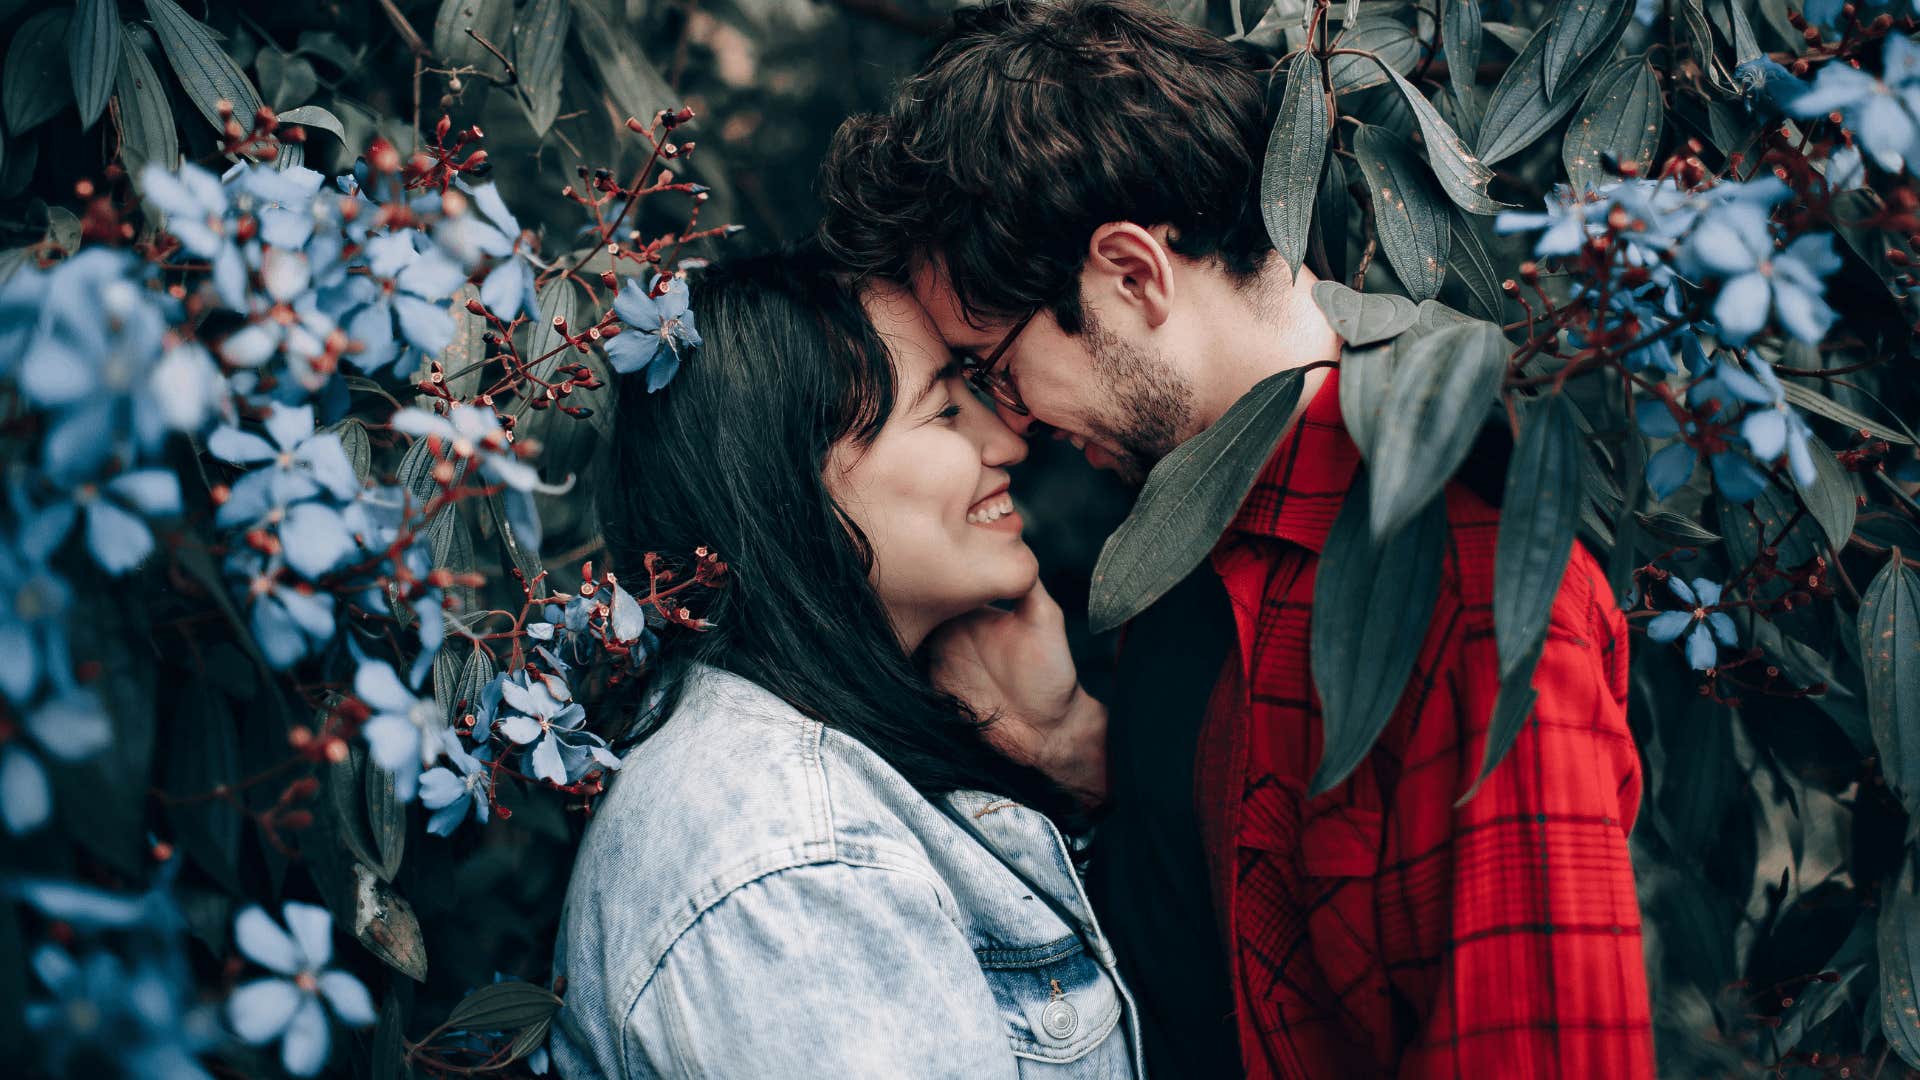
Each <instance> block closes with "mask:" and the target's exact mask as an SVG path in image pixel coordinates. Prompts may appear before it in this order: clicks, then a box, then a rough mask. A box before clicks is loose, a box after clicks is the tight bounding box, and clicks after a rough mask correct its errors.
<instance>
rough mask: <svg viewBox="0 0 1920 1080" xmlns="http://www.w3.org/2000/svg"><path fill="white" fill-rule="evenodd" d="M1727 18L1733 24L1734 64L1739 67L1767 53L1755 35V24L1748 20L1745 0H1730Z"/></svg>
mask: <svg viewBox="0 0 1920 1080" xmlns="http://www.w3.org/2000/svg"><path fill="white" fill-rule="evenodd" d="M1727 18H1728V19H1729V20H1730V21H1731V22H1732V24H1733V64H1734V66H1735V67H1739V66H1740V65H1741V64H1744V63H1746V62H1747V61H1749V60H1758V59H1760V58H1761V57H1763V56H1765V55H1766V53H1765V52H1763V51H1761V49H1760V42H1759V41H1758V40H1756V39H1755V38H1754V36H1753V24H1752V23H1750V22H1748V21H1747V12H1746V4H1745V0H1729V2H1728V4H1727Z"/></svg>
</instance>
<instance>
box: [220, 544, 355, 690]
mask: <svg viewBox="0 0 1920 1080" xmlns="http://www.w3.org/2000/svg"><path fill="white" fill-rule="evenodd" d="M226 569H227V575H228V576H229V577H232V578H236V579H238V580H239V581H240V582H241V583H242V586H243V588H242V592H243V595H244V597H245V601H246V603H247V605H248V608H249V618H248V625H249V626H250V627H251V628H252V630H253V638H254V641H255V643H256V644H258V645H259V646H260V651H261V653H262V654H264V655H265V656H266V658H267V662H268V663H269V664H272V665H273V666H274V667H275V668H277V669H282V670H284V669H286V668H290V667H292V666H293V665H295V664H297V663H299V662H300V661H301V659H302V658H304V657H306V656H308V655H310V654H312V653H315V652H318V651H319V650H320V649H322V648H324V647H325V646H326V644H327V643H328V642H329V641H332V640H333V632H334V621H333V594H331V593H324V592H315V591H313V590H312V589H310V588H305V587H302V586H298V585H292V584H288V583H286V582H284V581H283V580H281V577H280V565H279V564H278V563H277V562H276V563H269V562H268V561H267V559H266V557H265V556H263V555H261V554H259V553H258V552H256V551H252V550H250V549H244V548H243V549H240V550H238V551H235V552H234V553H233V554H232V555H229V556H228V557H227V567H226Z"/></svg>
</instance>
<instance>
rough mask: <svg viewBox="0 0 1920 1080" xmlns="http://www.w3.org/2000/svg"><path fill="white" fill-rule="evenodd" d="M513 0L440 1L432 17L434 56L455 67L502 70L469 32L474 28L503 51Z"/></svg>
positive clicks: (476, 32) (492, 56) (510, 24)
mask: <svg viewBox="0 0 1920 1080" xmlns="http://www.w3.org/2000/svg"><path fill="white" fill-rule="evenodd" d="M512 21H513V0H441V3H440V11H439V13H438V14H437V15H435V16H434V19H433V55H434V56H436V57H438V58H439V59H441V60H444V61H446V62H447V63H448V64H449V65H451V66H453V67H470V68H478V69H480V70H483V71H489V72H493V73H495V74H499V73H501V71H502V69H501V67H500V61H499V60H498V59H496V58H495V57H494V55H493V54H492V53H490V52H488V51H487V49H486V47H485V46H483V45H481V44H480V43H479V42H478V41H475V40H474V39H473V38H472V37H471V36H469V35H468V34H467V31H468V30H469V29H471V30H472V31H473V32H474V33H475V34H478V35H480V36H481V37H483V38H486V39H487V40H488V41H489V42H491V43H492V44H493V45H494V46H495V47H496V48H499V49H501V50H502V51H504V50H505V49H506V46H507V30H508V28H509V27H511V26H512Z"/></svg>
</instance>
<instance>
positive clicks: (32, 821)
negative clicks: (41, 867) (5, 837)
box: [0, 746, 53, 836]
mask: <svg viewBox="0 0 1920 1080" xmlns="http://www.w3.org/2000/svg"><path fill="white" fill-rule="evenodd" d="M52 816H53V789H52V788H51V787H50V786H48V784H47V771H46V770H45V769H43V768H41V767H40V761H39V759H38V758H35V757H34V756H33V755H32V754H30V753H28V752H27V751H25V750H22V749H21V748H20V747H18V746H8V747H4V748H0V822H4V823H5V824H6V826H7V831H8V832H10V833H13V834H14V835H15V836H18V835H20V834H21V833H25V832H32V831H33V830H35V829H37V828H39V827H40V826H42V825H45V824H46V823H47V819H48V818H50V817H52Z"/></svg>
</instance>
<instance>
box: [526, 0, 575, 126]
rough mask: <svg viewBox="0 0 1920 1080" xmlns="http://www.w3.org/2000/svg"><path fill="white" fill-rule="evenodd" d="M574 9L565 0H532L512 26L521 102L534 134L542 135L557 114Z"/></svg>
mask: <svg viewBox="0 0 1920 1080" xmlns="http://www.w3.org/2000/svg"><path fill="white" fill-rule="evenodd" d="M572 22H573V12H572V10H571V9H570V8H568V7H567V0H533V3H531V4H529V5H528V6H527V10H526V12H525V13H523V14H522V15H521V16H520V20H519V23H518V24H517V25H516V26H515V27H514V28H513V55H514V65H515V66H516V67H518V68H519V69H520V91H521V93H522V95H524V96H523V98H522V100H521V105H522V107H524V108H525V109H526V111H527V122H528V123H529V124H531V125H533V133H534V134H535V135H545V134H546V133H547V129H548V128H551V127H552V126H553V120H554V117H556V116H558V115H560V90H561V87H562V85H563V81H564V80H565V78H566V74H567V68H566V63H565V58H566V52H567V27H568V26H570V25H571V24H572Z"/></svg>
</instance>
